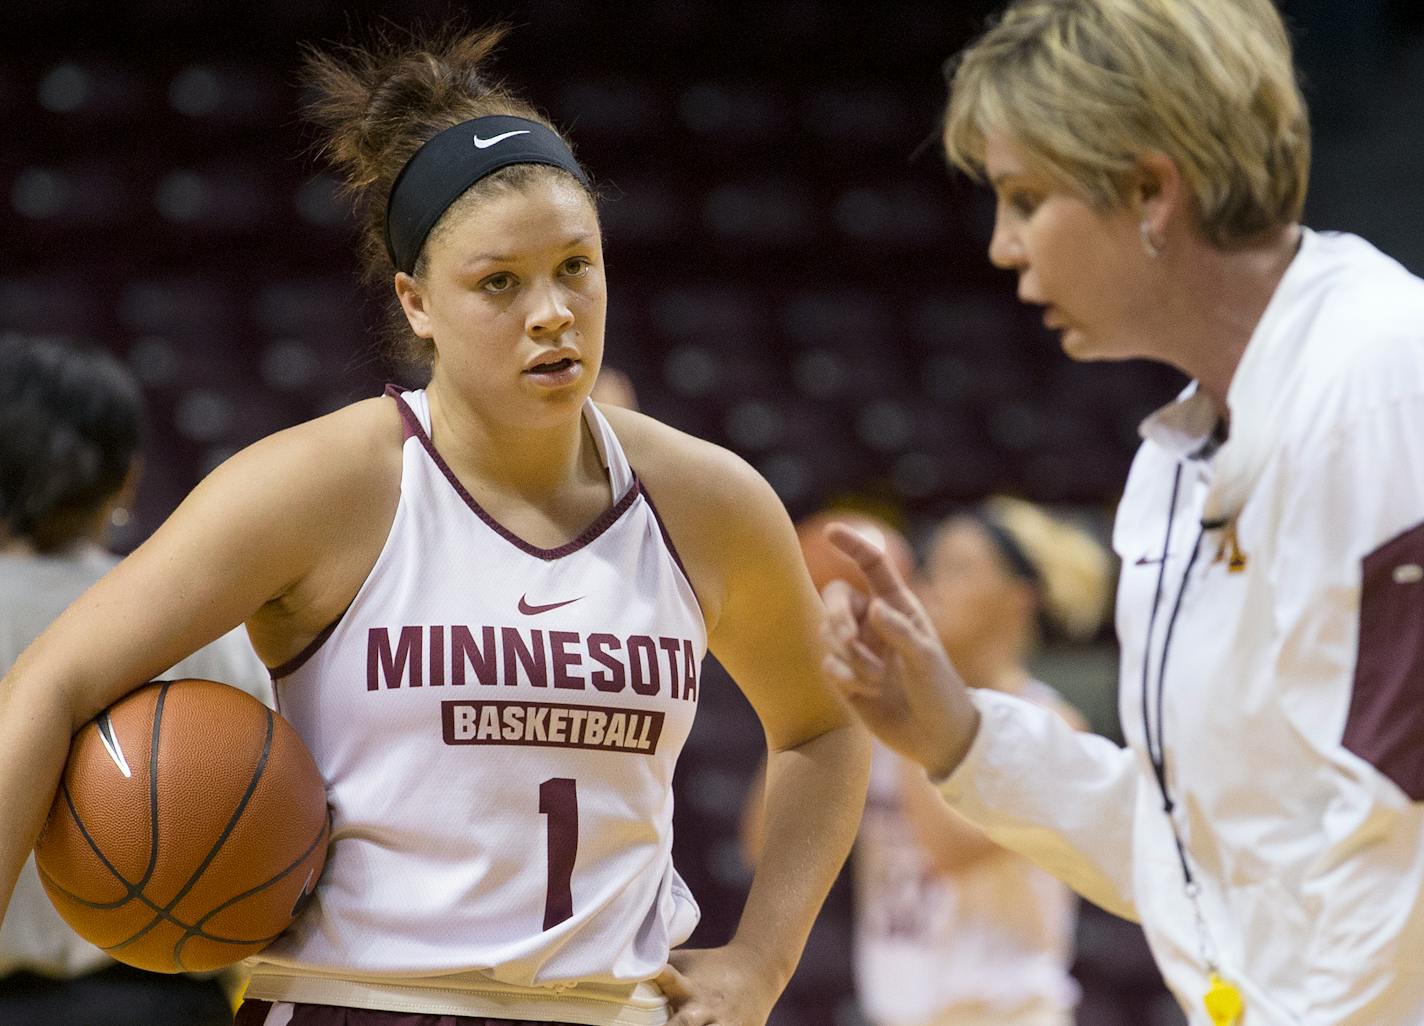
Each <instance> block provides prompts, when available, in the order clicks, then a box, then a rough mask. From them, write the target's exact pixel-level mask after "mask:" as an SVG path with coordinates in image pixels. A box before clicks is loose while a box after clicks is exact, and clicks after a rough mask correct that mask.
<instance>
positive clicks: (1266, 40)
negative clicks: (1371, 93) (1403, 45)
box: [944, 0, 1310, 248]
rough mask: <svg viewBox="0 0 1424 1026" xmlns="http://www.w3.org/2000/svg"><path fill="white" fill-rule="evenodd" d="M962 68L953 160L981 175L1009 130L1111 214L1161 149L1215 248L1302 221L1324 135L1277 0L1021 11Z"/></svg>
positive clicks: (954, 108)
mask: <svg viewBox="0 0 1424 1026" xmlns="http://www.w3.org/2000/svg"><path fill="white" fill-rule="evenodd" d="M953 69H954V70H953V76H952V80H951V87H950V101H949V108H948V110H947V112H946V116H945V129H944V144H945V150H946V152H947V154H948V156H949V159H950V160H951V161H952V162H953V163H954V164H955V165H957V166H959V167H960V168H962V169H963V170H965V171H967V172H968V173H970V174H971V175H973V176H974V177H976V178H978V177H982V173H983V167H984V139H985V136H986V135H987V134H989V133H997V134H1002V135H1004V136H1006V137H1007V138H1009V139H1011V140H1012V141H1013V142H1014V143H1015V144H1016V145H1018V146H1019V147H1021V148H1022V149H1023V150H1024V151H1025V153H1026V154H1027V156H1028V157H1029V159H1031V160H1032V161H1034V163H1035V165H1036V166H1037V167H1039V168H1040V169H1041V170H1042V171H1044V172H1045V173H1046V174H1048V175H1049V176H1050V177H1051V178H1052V179H1053V180H1054V181H1056V182H1058V183H1059V184H1060V185H1063V186H1065V187H1067V188H1070V189H1072V190H1073V191H1075V192H1077V193H1079V194H1080V195H1082V196H1084V197H1085V198H1086V199H1087V200H1088V201H1089V202H1091V203H1092V204H1093V205H1094V206H1096V207H1098V208H1099V209H1104V210H1106V209H1111V208H1114V207H1120V206H1122V205H1123V204H1124V203H1125V202H1126V201H1127V199H1128V192H1129V188H1130V183H1131V181H1132V175H1133V172H1134V171H1135V170H1136V169H1137V166H1138V164H1137V162H1138V160H1139V158H1140V157H1141V156H1142V155H1144V154H1146V153H1150V152H1154V151H1155V152H1161V153H1164V154H1166V155H1167V156H1168V157H1170V158H1171V159H1172V160H1173V161H1174V162H1175V163H1176V165H1177V167H1178V168H1179V169H1180V170H1181V173H1182V177H1183V179H1184V181H1185V184H1186V188H1187V190H1188V192H1189V194H1190V196H1191V200H1192V204H1193V208H1194V212H1195V215H1196V218H1197V223H1198V225H1199V226H1200V228H1201V230H1202V232H1203V233H1204V234H1205V235H1206V237H1207V238H1208V239H1209V240H1211V242H1213V243H1214V244H1216V245H1217V246H1220V247H1223V248H1228V247H1231V246H1233V245H1235V244H1239V243H1242V242H1245V241H1248V240H1250V239H1251V238H1253V237H1254V236H1257V235H1259V234H1260V233H1262V232H1263V231H1266V230H1268V229H1270V228H1273V227H1278V226H1282V225H1287V224H1291V223H1293V222H1295V221H1297V220H1298V219H1299V218H1300V214H1301V209H1302V207H1303V206H1304V204H1305V190H1306V183H1307V180H1308V177H1309V165H1310V126H1309V121H1308V118H1307V115H1306V108H1305V100H1304V98H1303V97H1302V96H1301V94H1300V89H1299V87H1298V86H1297V83H1296V78H1295V71H1294V66H1293V63H1292V59H1291V46H1290V39H1289V37H1288V36H1287V34H1286V30H1285V26H1284V25H1283V24H1282V22H1281V18H1280V14H1279V13H1278V12H1277V10H1276V8H1275V5H1274V4H1273V3H1272V0H1016V2H1015V3H1012V4H1010V6H1009V7H1008V8H1007V10H1006V11H1005V12H1004V14H1003V15H1002V17H1001V18H1000V19H999V21H998V22H997V23H996V24H995V25H994V26H993V27H991V28H990V29H989V31H988V32H986V33H985V34H984V35H983V36H982V37H980V38H979V40H978V41H976V42H975V43H973V44H972V45H971V46H970V47H969V48H968V49H966V50H965V51H964V52H963V53H962V54H960V55H959V56H958V57H957V58H955V63H954V64H953Z"/></svg>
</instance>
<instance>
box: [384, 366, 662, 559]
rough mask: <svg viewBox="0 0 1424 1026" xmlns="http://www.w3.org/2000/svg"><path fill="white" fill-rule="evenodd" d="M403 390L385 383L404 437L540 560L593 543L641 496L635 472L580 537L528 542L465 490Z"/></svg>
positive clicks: (503, 533)
mask: <svg viewBox="0 0 1424 1026" xmlns="http://www.w3.org/2000/svg"><path fill="white" fill-rule="evenodd" d="M403 391H405V390H404V389H402V388H400V387H398V386H396V385H387V386H386V395H391V396H395V397H396V405H397V406H398V407H400V414H401V419H402V420H403V421H404V422H405V430H406V435H405V437H406V438H411V437H412V436H413V437H415V438H418V439H420V444H421V445H422V446H423V447H424V448H425V451H426V453H427V454H428V455H429V456H430V458H431V460H433V461H434V463H435V466H436V467H438V468H439V469H440V473H442V474H444V475H445V480H447V481H449V482H450V487H452V488H454V489H455V492H456V494H458V495H459V496H460V498H461V499H463V500H464V502H465V505H466V506H469V507H470V509H471V511H472V512H473V513H474V514H475V515H476V516H477V517H479V518H480V519H481V520H483V521H484V522H485V524H486V525H487V526H488V527H489V529H490V530H492V531H494V533H495V534H497V535H499V536H500V537H501V538H503V539H504V540H505V541H507V542H509V543H510V544H511V545H513V546H514V547H515V548H517V549H521V550H523V551H524V552H527V553H529V555H531V556H535V557H537V558H538V559H543V560H555V559H561V558H562V557H564V556H568V555H572V554H573V553H575V552H577V551H578V550H579V549H581V548H583V547H584V546H586V545H588V544H590V543H591V542H593V541H594V540H595V539H597V538H598V537H599V536H600V535H601V534H603V532H605V531H607V530H608V529H609V528H610V527H612V526H613V525H614V524H615V523H617V522H618V518H619V517H621V516H622V515H623V514H624V513H626V512H627V510H628V507H629V506H631V505H633V502H634V500H635V499H637V498H638V495H639V493H640V489H639V486H638V475H636V474H634V475H633V483H632V484H631V485H629V486H628V490H627V491H626V492H624V493H623V496H622V498H620V499H619V500H618V501H617V502H615V503H614V504H613V505H612V506H610V507H609V508H608V509H606V510H604V511H603V513H602V514H600V515H599V517H598V519H596V520H595V521H594V522H593V523H591V524H589V525H588V527H586V528H584V530H583V531H582V532H581V533H580V534H579V536H578V537H577V538H575V539H573V541H570V542H565V543H564V544H563V545H559V546H557V547H555V548H552V549H541V548H539V546H537V545H533V544H531V543H529V542H527V541H525V540H524V539H523V538H521V537H519V535H517V534H515V533H514V532H513V531H511V530H509V529H508V528H506V527H505V526H504V525H503V524H501V523H500V522H499V521H498V520H496V519H495V518H494V517H492V516H490V515H489V513H487V512H486V511H485V509H484V507H483V506H481V505H480V504H479V503H478V502H476V501H475V498H474V496H473V495H471V494H470V493H469V492H468V491H467V490H466V489H465V486H464V485H463V484H461V483H460V479H459V478H458V477H456V476H455V472H454V471H453V470H451V469H450V466H449V464H447V463H446V462H445V458H444V457H443V456H441V455H440V453H439V451H438V450H436V448H435V444H434V443H433V442H431V440H430V436H429V435H428V434H426V432H425V428H423V427H422V426H421V424H420V419H419V418H418V417H416V415H415V411H414V410H412V409H411V408H410V405H409V404H408V403H406V401H405V400H404V399H401V398H400V393H401V392H403Z"/></svg>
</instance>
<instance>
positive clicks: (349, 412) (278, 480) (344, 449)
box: [216, 396, 402, 496]
mask: <svg viewBox="0 0 1424 1026" xmlns="http://www.w3.org/2000/svg"><path fill="white" fill-rule="evenodd" d="M401 439H402V435H401V424H400V414H399V413H398V412H397V410H396V407H395V403H394V402H392V401H391V400H390V399H389V398H387V397H384V396H382V397H377V398H372V399H363V400H360V401H358V402H354V403H351V404H350V405H348V406H343V407H341V408H339V409H336V410H333V411H332V412H330V413H327V414H325V415H323V416H320V417H317V418H315V419H313V420H309V421H304V422H302V423H300V424H296V425H293V426H292V427H289V428H285V429H283V430H281V431H277V432H275V433H273V434H271V435H268V436H267V437H265V438H262V439H259V440H258V441H256V442H254V443H253V444H252V445H250V446H248V447H247V448H246V449H244V450H242V451H241V452H239V453H238V454H237V455H235V456H233V457H232V459H230V460H229V461H228V462H227V463H226V464H224V465H223V466H222V467H220V468H219V469H218V471H217V472H216V473H217V474H223V475H226V476H228V477H237V478H242V479H245V480H247V481H249V482H250V483H252V484H254V485H260V486H262V487H263V489H264V490H268V491H270V490H271V489H274V488H280V489H290V490H291V494H293V495H294V496H297V495H308V496H312V495H320V494H321V493H323V492H326V491H328V490H333V489H334V490H337V491H346V490H348V489H350V488H353V487H360V486H362V485H363V484H365V483H367V482H369V481H370V480H371V479H373V478H375V477H380V476H382V475H383V474H387V472H389V471H391V470H392V469H393V468H398V467H399V463H400V452H401Z"/></svg>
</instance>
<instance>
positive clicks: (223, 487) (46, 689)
mask: <svg viewBox="0 0 1424 1026" xmlns="http://www.w3.org/2000/svg"><path fill="white" fill-rule="evenodd" d="M372 402H373V403H381V404H383V405H389V404H388V403H384V401H382V400H374V401H372ZM365 406H367V404H365V403H363V404H357V406H356V407H352V408H350V409H349V410H345V411H341V412H340V413H338V414H333V415H331V416H330V417H326V418H322V419H321V420H318V421H313V422H311V423H309V424H304V425H301V426H299V427H296V428H292V429H290V430H288V431H284V432H280V433H278V434H276V435H273V436H271V437H270V438H266V439H264V440H262V441H260V442H258V443H256V444H254V445H253V446H251V447H249V448H248V449H246V450H244V451H243V452H241V453H239V454H238V455H236V456H234V457H233V458H232V459H231V460H229V461H228V462H227V463H225V464H224V465H223V466H221V467H219V468H218V469H217V470H215V471H214V472H213V473H212V474H211V475H209V477H208V478H207V479H205V480H204V481H203V482H202V483H201V484H199V485H198V487H197V488H196V489H194V491H193V493H192V494H191V495H189V497H188V498H187V499H186V500H185V501H184V502H183V503H182V504H181V505H180V506H179V508H178V509H177V510H176V511H175V512H174V513H173V515H172V516H171V517H170V518H169V519H168V521H167V522H166V523H165V524H164V525H163V526H162V527H160V528H159V529H158V531H156V532H155V533H154V535H153V536H152V537H151V538H150V539H149V540H148V541H147V542H145V543H144V544H143V545H142V546H140V547H139V548H138V549H137V550H136V551H135V552H134V553H133V554H132V555H130V556H129V557H128V558H127V559H125V560H124V561H123V562H122V563H120V564H119V565H118V566H117V567H115V568H114V569H113V570H112V571H111V572H110V573H109V574H107V575H106V576H105V577H104V578H102V579H101V580H100V581H98V582H97V583H96V584H95V585H94V586H93V587H92V588H90V589H89V591H87V592H86V593H85V594H84V595H83V596H81V597H80V598H79V599H78V600H76V602H75V603H74V604H73V605H72V606H71V607H70V608H69V609H68V610H67V611H66V612H65V613H64V614H63V615H62V616H61V617H59V619H58V620H56V621H55V623H54V624H53V625H51V626H50V628H49V629H48V630H47V631H45V633H44V634H43V635H41V636H40V637H39V638H38V639H37V640H36V641H35V642H34V644H33V645H31V646H30V648H29V649H27V650H26V651H25V653H24V654H23V655H22V656H21V658H20V659H19V660H18V661H17V662H16V663H15V665H14V667H13V668H12V669H11V671H10V672H9V673H8V674H6V676H5V678H4V679H3V681H0V750H4V751H5V752H6V753H7V754H8V759H9V764H10V765H11V766H25V767H28V770H29V772H27V773H26V774H24V775H23V776H21V775H19V774H15V773H10V774H3V775H0V822H3V823H5V824H6V830H5V831H3V832H0V909H3V907H4V906H5V905H6V904H8V902H9V895H10V890H11V888H12V887H13V885H14V880H15V877H16V875H17V874H18V873H19V869H20V866H21V864H22V863H23V862H24V859H25V856H26V854H27V853H28V852H29V850H30V848H31V847H32V846H33V844H34V840H35V837H36V835H37V834H38V832H39V829H40V825H41V823H42V822H43V819H44V815H45V813H46V811H47V810H48V807H49V802H50V798H51V797H52V795H53V794H54V789H55V787H56V786H57V781H58V779H59V774H60V771H61V769H62V767H63V764H64V759H65V755H66V753H67V751H68V748H69V738H70V736H71V735H72V734H73V733H74V731H75V730H77V729H78V728H79V727H80V726H82V725H83V724H84V723H85V722H87V721H88V720H89V719H90V718H92V717H93V716H94V715H95V714H96V713H98V712H99V711H100V710H101V709H103V708H105V707H106V706H108V705H110V704H111V703H113V702H114V701H116V700H118V699H119V698H120V697H122V696H123V695H124V694H126V693H127V692H129V691H131V690H132V689H134V688H136V687H138V686H139V685H141V684H143V683H144V682H146V681H148V680H149V679H151V678H152V677H154V676H155V675H157V674H159V673H162V672H163V670H164V669H166V668H167V667H169V666H172V665H173V664H174V663H177V662H178V661H179V660H181V659H183V658H185V657H186V656H188V655H190V654H191V653H192V652H194V651H196V650H197V649H199V648H201V647H202V646H203V645H205V644H208V643H209V642H211V641H212V640H213V639H215V638H217V637H219V636H221V635H223V634H225V633H227V632H228V631H229V630H231V629H232V628H233V627H235V626H237V625H238V624H240V623H242V622H244V621H245V620H248V619H249V618H253V619H254V622H255V623H258V624H261V625H265V629H264V630H263V631H262V632H261V633H262V634H263V636H264V642H263V644H262V645H260V646H259V654H261V655H263V656H264V657H265V658H267V659H268V661H269V662H270V661H271V660H272V659H274V658H281V657H282V656H283V653H284V652H285V653H287V654H291V653H293V652H295V651H296V650H298V649H299V648H300V647H301V645H302V644H305V640H304V639H309V638H310V637H312V636H315V634H316V633H318V632H319V631H320V630H321V628H322V626H324V625H325V623H326V622H330V619H332V618H334V617H335V616H336V615H339V613H340V611H341V608H343V607H342V606H340V605H338V604H337V603H339V602H341V601H342V598H341V595H340V592H341V590H342V585H343V576H342V566H343V561H342V558H341V557H342V555H343V553H349V552H351V551H355V552H360V551H362V548H363V546H362V544H361V535H362V532H363V531H364V532H365V534H366V544H365V546H364V547H365V548H366V549H369V548H370V538H371V533H372V532H371V529H372V525H374V524H375V522H376V521H377V520H378V519H379V516H380V511H381V508H382V507H383V506H389V507H391V508H393V507H394V504H395V498H396V495H395V493H396V491H397V490H398V488H399V462H398V461H399V439H400V436H399V428H398V427H396V428H395V434H394V435H393V436H392V437H391V439H390V442H389V448H390V450H391V452H392V454H393V456H394V459H395V461H396V462H395V464H394V466H395V471H394V473H387V472H386V470H385V468H383V467H382V465H381V462H380V459H379V453H380V449H381V446H380V443H379V441H378V439H379V433H380V425H379V423H378V422H377V420H376V418H377V417H378V416H379V414H375V416H373V413H374V411H373V410H370V409H367V410H362V409H361V407H365ZM383 485H384V487H383ZM357 489H360V491H358V490H357ZM387 491H388V492H389V493H390V494H389V495H386V494H383V493H384V492H387ZM363 492H364V493H365V494H366V495H367V496H368V497H369V499H370V502H369V504H353V503H350V502H349V501H348V500H346V499H343V498H342V497H343V496H346V497H349V496H350V495H352V494H362V493H363ZM356 507H359V508H356ZM373 510H374V512H373ZM384 515H385V518H386V520H387V521H389V517H390V513H389V510H386V511H385V513H384ZM376 544H377V545H379V542H377V543H376ZM347 558H348V560H349V557H347ZM370 558H371V559H372V560H374V558H375V556H374V554H372V555H371V556H370ZM366 569H369V563H368V564H367V567H366V568H365V569H362V570H361V571H360V576H357V577H355V578H354V579H355V581H356V585H355V586H359V581H360V577H361V576H364V574H365V571H366ZM355 586H352V588H351V592H352V593H354V590H355ZM349 599H350V594H347V595H346V596H345V600H346V601H349ZM323 617H325V618H326V619H325V621H323ZM279 620H282V621H283V622H284V626H282V627H280V628H279V627H278V626H277V623H278V621H279ZM294 646H295V647H294Z"/></svg>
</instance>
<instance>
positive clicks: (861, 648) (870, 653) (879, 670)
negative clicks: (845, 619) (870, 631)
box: [850, 638, 885, 680]
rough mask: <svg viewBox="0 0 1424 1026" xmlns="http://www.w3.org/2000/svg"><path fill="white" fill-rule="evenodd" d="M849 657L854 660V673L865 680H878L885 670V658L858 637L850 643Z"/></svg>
mask: <svg viewBox="0 0 1424 1026" xmlns="http://www.w3.org/2000/svg"><path fill="white" fill-rule="evenodd" d="M850 654H851V658H852V659H854V660H855V663H854V665H855V668H856V675H857V676H859V677H862V678H865V679H867V680H878V679H879V678H880V676H881V675H882V674H884V672H885V660H884V659H882V658H881V657H880V654H879V653H878V652H876V651H875V650H874V649H872V648H871V647H870V646H869V645H867V644H866V643H865V642H863V641H861V640H860V639H859V638H856V639H854V640H853V641H851V643H850Z"/></svg>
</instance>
